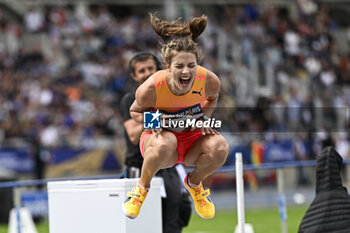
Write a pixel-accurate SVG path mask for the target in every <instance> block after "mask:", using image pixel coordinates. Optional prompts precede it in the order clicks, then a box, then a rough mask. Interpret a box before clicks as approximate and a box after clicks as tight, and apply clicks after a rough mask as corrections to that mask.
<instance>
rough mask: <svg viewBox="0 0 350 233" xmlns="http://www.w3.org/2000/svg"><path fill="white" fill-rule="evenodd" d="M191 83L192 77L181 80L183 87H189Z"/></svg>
mask: <svg viewBox="0 0 350 233" xmlns="http://www.w3.org/2000/svg"><path fill="white" fill-rule="evenodd" d="M190 81H191V77H182V78H180V84H181V85H183V86H187V85H188V84H189V83H190Z"/></svg>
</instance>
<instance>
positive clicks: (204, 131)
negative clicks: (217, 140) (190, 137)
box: [191, 119, 219, 135]
mask: <svg viewBox="0 0 350 233" xmlns="http://www.w3.org/2000/svg"><path fill="white" fill-rule="evenodd" d="M199 121H203V120H201V119H199ZM196 129H199V130H200V131H201V132H202V134H203V135H207V134H219V132H218V131H216V130H214V129H212V128H211V127H205V126H204V124H203V125H202V127H196V126H195V127H192V129H191V131H194V130H196Z"/></svg>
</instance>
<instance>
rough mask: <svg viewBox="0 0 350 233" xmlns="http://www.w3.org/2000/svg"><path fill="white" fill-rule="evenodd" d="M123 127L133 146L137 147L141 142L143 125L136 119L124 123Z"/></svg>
mask: <svg viewBox="0 0 350 233" xmlns="http://www.w3.org/2000/svg"><path fill="white" fill-rule="evenodd" d="M123 125H124V128H125V130H126V133H127V134H128V137H129V139H130V141H131V142H132V144H134V145H137V144H138V143H139V142H140V136H141V133H142V130H143V125H142V124H140V123H139V122H136V121H135V120H134V119H129V120H127V121H124V123H123Z"/></svg>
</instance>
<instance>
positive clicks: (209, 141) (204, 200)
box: [184, 134, 228, 219]
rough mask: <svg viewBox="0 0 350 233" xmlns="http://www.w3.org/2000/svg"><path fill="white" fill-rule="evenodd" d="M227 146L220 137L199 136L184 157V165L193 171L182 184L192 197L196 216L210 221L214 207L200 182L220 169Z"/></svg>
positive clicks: (226, 153) (208, 193) (225, 155)
mask: <svg viewBox="0 0 350 233" xmlns="http://www.w3.org/2000/svg"><path fill="white" fill-rule="evenodd" d="M227 155H228V145H227V142H226V140H225V139H224V138H223V137H222V136H221V135H217V134H215V135H205V136H201V137H200V138H199V139H198V140H197V141H196V142H195V143H193V144H192V146H191V148H190V149H189V151H188V152H187V154H186V156H185V164H186V165H188V166H194V167H195V169H194V170H193V171H192V172H191V173H190V174H187V176H186V178H185V181H184V184H185V187H186V189H187V190H188V191H189V193H190V194H191V196H192V199H193V202H194V206H195V209H196V212H197V213H198V215H199V216H200V217H202V218H204V219H211V218H213V217H214V215H215V206H214V203H213V202H212V201H211V199H210V197H209V196H210V190H209V189H207V190H204V188H203V185H202V183H201V181H202V180H203V179H204V178H206V177H207V176H209V175H210V174H212V173H213V172H214V171H216V170H217V169H218V168H220V167H221V166H222V165H223V164H224V162H225V161H226V157H227Z"/></svg>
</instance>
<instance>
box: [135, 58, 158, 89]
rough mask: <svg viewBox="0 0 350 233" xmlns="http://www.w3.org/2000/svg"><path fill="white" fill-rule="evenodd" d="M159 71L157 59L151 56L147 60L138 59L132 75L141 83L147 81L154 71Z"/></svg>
mask: <svg viewBox="0 0 350 233" xmlns="http://www.w3.org/2000/svg"><path fill="white" fill-rule="evenodd" d="M156 71H157V65H156V63H155V61H154V60H153V59H152V58H150V59H147V60H146V61H138V62H135V64H134V73H132V74H131V77H132V78H133V79H135V80H136V81H137V82H139V83H143V82H144V81H146V80H147V79H148V78H149V77H150V76H151V75H152V74H153V73H155V72H156Z"/></svg>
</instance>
